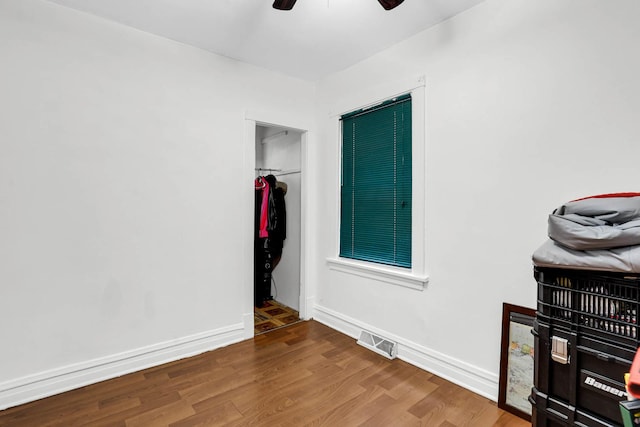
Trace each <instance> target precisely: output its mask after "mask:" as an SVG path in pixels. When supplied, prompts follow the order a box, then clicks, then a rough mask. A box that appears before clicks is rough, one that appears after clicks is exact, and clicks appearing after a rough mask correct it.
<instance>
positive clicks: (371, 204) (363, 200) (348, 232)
mask: <svg viewBox="0 0 640 427" xmlns="http://www.w3.org/2000/svg"><path fill="white" fill-rule="evenodd" d="M341 121H342V179H341V196H340V197H341V204H340V256H341V257H344V258H351V259H356V260H362V261H371V262H376V263H381V264H388V265H392V266H398V267H406V268H410V267H411V211H412V183H411V176H412V171H411V164H412V161H411V143H412V139H411V131H412V126H411V96H410V95H404V96H401V97H397V98H394V99H392V100H389V101H386V102H383V103H382V104H379V105H376V106H374V107H371V108H367V109H363V110H358V111H354V112H352V113H348V114H345V115H343V116H342V117H341Z"/></svg>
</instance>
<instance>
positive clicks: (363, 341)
mask: <svg viewBox="0 0 640 427" xmlns="http://www.w3.org/2000/svg"><path fill="white" fill-rule="evenodd" d="M358 344H360V345H361V346H363V347H367V348H368V349H369V350H373V351H375V352H376V353H378V354H381V355H383V356H384V357H386V358H388V359H395V358H396V355H397V354H398V343H395V342H393V341H389V340H388V339H385V338H382V337H380V336H378V335H375V334H372V333H371V332H367V331H362V332H360V338H358Z"/></svg>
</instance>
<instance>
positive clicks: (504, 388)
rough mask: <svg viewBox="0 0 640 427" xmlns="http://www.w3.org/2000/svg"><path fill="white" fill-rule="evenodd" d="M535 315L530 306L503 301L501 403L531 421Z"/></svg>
mask: <svg viewBox="0 0 640 427" xmlns="http://www.w3.org/2000/svg"><path fill="white" fill-rule="evenodd" d="M535 316H536V312H535V310H533V309H531V308H525V307H520V306H517V305H513V304H507V303H503V304H502V340H501V344H500V387H499V392H498V407H499V408H501V409H504V410H505V411H508V412H511V413H512V414H515V415H517V416H519V417H521V418H524V419H525V420H527V421H531V403H529V395H530V394H531V388H532V387H533V360H534V356H535V354H534V351H535V350H534V340H533V334H532V333H531V329H532V327H533V320H534V319H535Z"/></svg>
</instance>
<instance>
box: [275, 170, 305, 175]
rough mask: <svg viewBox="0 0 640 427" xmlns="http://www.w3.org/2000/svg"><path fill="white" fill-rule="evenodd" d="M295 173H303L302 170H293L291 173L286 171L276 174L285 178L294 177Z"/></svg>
mask: <svg viewBox="0 0 640 427" xmlns="http://www.w3.org/2000/svg"><path fill="white" fill-rule="evenodd" d="M294 173H301V170H300V169H292V170H289V171H284V172H280V173H277V174H275V175H276V176H284V175H293V174H294Z"/></svg>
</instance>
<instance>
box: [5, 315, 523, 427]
mask: <svg viewBox="0 0 640 427" xmlns="http://www.w3.org/2000/svg"><path fill="white" fill-rule="evenodd" d="M88 425H89V426H145V427H147V426H173V427H178V426H220V425H224V426H306V425H311V426H385V427H387V426H434V427H455V426H474V427H483V426H502V427H506V426H509V427H520V426H528V425H529V423H527V422H525V421H524V420H521V419H520V418H517V417H515V416H514V415H511V414H509V413H507V412H504V411H502V410H500V409H498V408H497V407H496V405H495V403H493V402H491V401H489V400H488V399H485V398H483V397H480V396H478V395H476V394H473V393H471V392H469V391H467V390H465V389H463V388H461V387H458V386H456V385H454V384H451V383H449V382H447V381H445V380H443V379H441V378H439V377H437V376H435V375H432V374H430V373H428V372H425V371H423V370H420V369H418V368H416V367H414V366H412V365H409V364H408V363H405V362H403V361H401V360H397V359H396V360H392V361H391V360H387V359H385V358H383V357H382V356H379V355H377V354H375V353H373V352H371V351H369V350H367V349H365V348H363V347H361V346H359V345H357V344H356V343H355V341H354V340H353V339H352V338H350V337H348V336H346V335H343V334H341V333H339V332H336V331H334V330H332V329H330V328H328V327H326V326H324V325H322V324H320V323H318V322H314V321H309V322H301V323H297V324H295V325H292V326H289V327H286V328H283V329H278V330H275V331H273V332H269V333H266V334H263V335H259V336H257V337H255V338H254V339H253V340H249V341H244V342H241V343H238V344H234V345H231V346H228V347H224V348H221V349H218V350H215V351H211V352H208V353H204V354H202V355H199V356H195V357H192V358H189V359H184V360H180V361H177V362H172V363H169V364H166V365H162V366H158V367H155V368H151V369H147V370H144V371H141V372H136V373H133V374H129V375H125V376H122V377H119V378H116V379H112V380H109V381H104V382H102V383H99V384H93V385H90V386H87V387H83V388H81V389H77V390H73V391H69V392H67V393H64V394H60V395H57V396H53V397H49V398H46V399H42V400H39V401H36V402H31V403H28V404H25V405H22V406H19V407H14V408H9V409H7V410H5V411H1V412H0V426H38V427H41V426H88Z"/></svg>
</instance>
